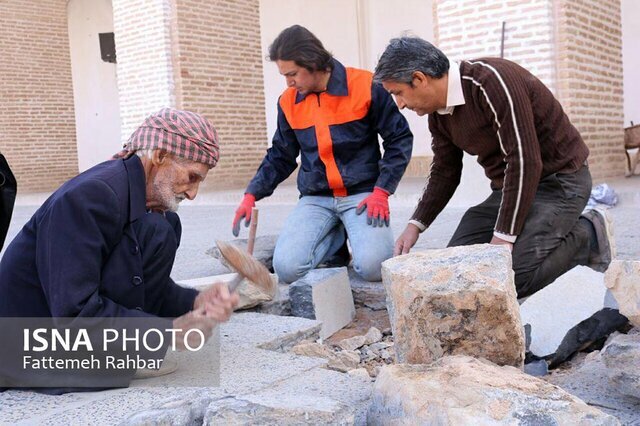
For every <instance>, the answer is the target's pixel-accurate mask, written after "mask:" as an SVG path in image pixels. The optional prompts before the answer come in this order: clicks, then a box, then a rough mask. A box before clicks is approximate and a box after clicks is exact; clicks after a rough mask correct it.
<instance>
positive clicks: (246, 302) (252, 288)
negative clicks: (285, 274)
mask: <svg viewBox="0 0 640 426" xmlns="http://www.w3.org/2000/svg"><path fill="white" fill-rule="evenodd" d="M236 276H237V274H236V273H232V274H222V275H212V276H209V277H202V278H194V279H191V280H183V281H178V282H177V283H176V284H178V285H180V286H182V287H187V288H193V289H196V290H198V291H202V290H204V289H206V288H208V287H209V286H211V285H213V284H214V283H227V284H228V283H230V282H231V281H233V280H234V279H235V277H236ZM271 280H273V282H274V283H277V282H278V276H277V275H276V274H271ZM271 288H272V289H273V290H274V291H273V293H267V292H266V291H264V289H263V288H262V287H258V286H257V285H255V284H254V283H252V282H251V281H249V280H247V279H244V280H242V281H241V282H240V285H239V286H238V288H237V289H236V292H237V293H238V296H239V297H240V301H239V302H238V306H237V307H236V310H239V309H248V308H252V307H254V306H257V305H259V304H261V303H263V302H269V301H272V300H274V298H275V296H276V292H277V291H278V290H277V289H278V286H277V285H276V284H274V285H273V286H271Z"/></svg>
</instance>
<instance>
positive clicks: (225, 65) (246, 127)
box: [174, 0, 268, 187]
mask: <svg viewBox="0 0 640 426" xmlns="http://www.w3.org/2000/svg"><path fill="white" fill-rule="evenodd" d="M175 10H176V13H177V28H175V31H176V32H177V38H176V39H177V41H178V45H177V51H178V52H177V53H178V54H177V55H176V57H175V59H176V60H177V65H176V70H179V74H178V75H177V76H176V86H177V87H178V104H179V105H180V106H181V107H182V108H184V109H189V110H193V111H197V112H199V113H202V114H204V115H205V116H206V117H207V118H209V119H210V120H211V121H212V123H213V124H214V125H215V127H216V129H217V130H218V132H219V136H220V140H221V157H220V163H218V166H216V168H215V169H214V170H213V171H212V172H213V173H212V175H211V177H210V178H209V179H207V181H206V184H205V186H206V187H213V186H214V185H215V186H220V185H224V186H229V185H241V186H245V185H246V184H247V183H248V182H249V179H250V178H251V177H252V176H253V175H254V174H255V171H256V169H257V167H258V165H259V163H260V161H261V160H262V158H263V157H264V154H265V150H266V148H267V142H268V138H267V130H266V117H265V99H264V82H263V74H262V55H263V54H264V53H263V52H262V51H261V47H260V17H259V2H258V0H212V1H202V0H176V9H175ZM174 49H175V47H174Z"/></svg>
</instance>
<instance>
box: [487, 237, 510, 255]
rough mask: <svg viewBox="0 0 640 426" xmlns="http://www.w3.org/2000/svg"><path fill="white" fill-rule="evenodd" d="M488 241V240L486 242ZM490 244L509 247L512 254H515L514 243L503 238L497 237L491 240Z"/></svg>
mask: <svg viewBox="0 0 640 426" xmlns="http://www.w3.org/2000/svg"><path fill="white" fill-rule="evenodd" d="M485 241H486V240H485ZM489 244H495V245H497V246H507V248H508V249H509V251H510V252H513V243H511V242H509V241H505V240H503V239H502V238H498V237H496V236H495V235H494V236H493V238H491V241H490V242H489Z"/></svg>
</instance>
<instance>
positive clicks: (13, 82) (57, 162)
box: [0, 0, 78, 193]
mask: <svg viewBox="0 0 640 426" xmlns="http://www.w3.org/2000/svg"><path fill="white" fill-rule="evenodd" d="M66 4H67V1H66V0H2V1H0V52H2V54H1V55H0V151H1V152H2V153H3V154H4V155H5V157H7V159H8V161H9V164H10V165H11V168H12V169H13V171H14V174H15V175H16V178H17V180H18V191H19V192H20V193H24V192H29V191H47V190H52V189H55V188H56V187H58V186H59V185H60V184H61V183H62V182H64V181H65V180H67V179H69V178H70V177H72V176H74V175H75V174H77V173H78V156H77V148H76V133H75V117H74V110H73V87H72V84H71V61H70V57H69V40H68V29H67V10H66Z"/></svg>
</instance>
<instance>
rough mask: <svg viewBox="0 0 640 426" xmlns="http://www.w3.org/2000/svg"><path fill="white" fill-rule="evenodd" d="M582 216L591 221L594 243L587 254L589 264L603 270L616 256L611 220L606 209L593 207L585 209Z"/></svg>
mask: <svg viewBox="0 0 640 426" xmlns="http://www.w3.org/2000/svg"><path fill="white" fill-rule="evenodd" d="M582 217H584V218H585V219H587V220H588V221H589V222H591V225H592V226H593V231H594V233H595V235H594V234H592V238H595V241H594V242H595V244H593V242H592V244H591V247H592V249H591V253H590V254H589V264H588V265H587V266H589V267H590V268H591V269H593V270H595V271H598V272H604V271H606V270H607V268H608V267H609V264H610V263H611V260H612V259H613V258H615V256H616V244H615V240H614V238H613V221H612V220H611V216H610V215H609V213H608V212H607V210H606V209H600V208H597V207H596V208H594V209H591V210H587V211H586V212H584V213H583V214H582Z"/></svg>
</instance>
